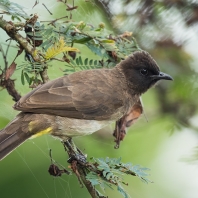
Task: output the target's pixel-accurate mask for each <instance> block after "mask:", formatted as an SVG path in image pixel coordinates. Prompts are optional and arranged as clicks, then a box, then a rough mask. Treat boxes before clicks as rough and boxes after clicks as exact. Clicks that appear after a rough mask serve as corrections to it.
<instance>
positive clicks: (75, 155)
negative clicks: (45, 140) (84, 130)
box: [62, 138, 86, 164]
mask: <svg viewBox="0 0 198 198" xmlns="http://www.w3.org/2000/svg"><path fill="white" fill-rule="evenodd" d="M62 143H63V145H64V148H65V150H66V151H67V153H68V155H69V159H68V160H67V161H68V162H69V163H72V161H73V160H76V161H77V162H78V163H79V164H85V163H86V156H85V155H84V154H83V153H82V151H81V150H80V149H79V148H77V147H76V145H75V144H74V142H73V140H72V138H70V139H68V140H66V141H63V142H62Z"/></svg>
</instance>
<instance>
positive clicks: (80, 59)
mask: <svg viewBox="0 0 198 198" xmlns="http://www.w3.org/2000/svg"><path fill="white" fill-rule="evenodd" d="M79 64H80V65H83V61H82V58H81V56H79Z"/></svg>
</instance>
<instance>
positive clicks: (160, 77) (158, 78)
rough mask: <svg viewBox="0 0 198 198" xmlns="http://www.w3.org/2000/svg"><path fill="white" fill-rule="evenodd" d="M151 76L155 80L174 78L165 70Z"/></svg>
mask: <svg viewBox="0 0 198 198" xmlns="http://www.w3.org/2000/svg"><path fill="white" fill-rule="evenodd" d="M151 77H152V78H154V79H155V80H173V78H172V77H171V76H170V75H168V74H166V73H163V72H160V73H159V75H153V76H151Z"/></svg>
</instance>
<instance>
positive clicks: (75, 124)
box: [52, 116, 113, 139]
mask: <svg viewBox="0 0 198 198" xmlns="http://www.w3.org/2000/svg"><path fill="white" fill-rule="evenodd" d="M112 122H113V121H96V120H82V119H73V118H72V119H70V118H65V117H59V116H57V118H56V126H57V128H56V130H55V131H54V132H53V133H52V135H55V136H58V137H60V138H62V139H64V138H66V137H74V136H83V135H89V134H91V133H94V132H96V131H98V130H100V129H102V128H104V127H105V126H107V125H109V124H111V123H112ZM65 136H66V137H65Z"/></svg>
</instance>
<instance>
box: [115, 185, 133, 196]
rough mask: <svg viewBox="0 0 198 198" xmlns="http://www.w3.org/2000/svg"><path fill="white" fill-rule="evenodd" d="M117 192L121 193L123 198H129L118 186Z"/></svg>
mask: <svg viewBox="0 0 198 198" xmlns="http://www.w3.org/2000/svg"><path fill="white" fill-rule="evenodd" d="M117 190H118V191H119V192H120V193H121V195H122V196H123V197H124V198H130V196H129V195H128V194H127V193H126V191H125V190H124V189H123V188H122V187H121V186H120V185H118V187H117Z"/></svg>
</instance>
